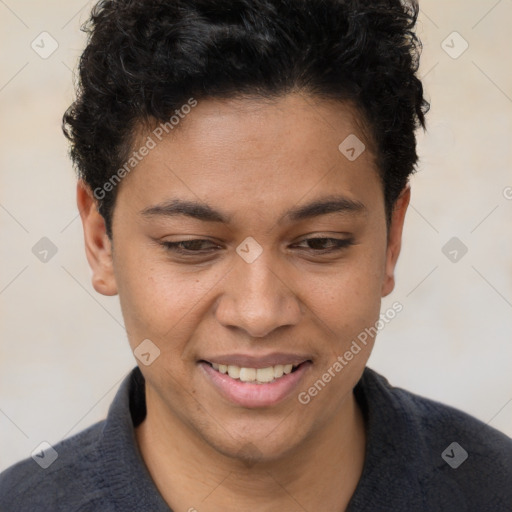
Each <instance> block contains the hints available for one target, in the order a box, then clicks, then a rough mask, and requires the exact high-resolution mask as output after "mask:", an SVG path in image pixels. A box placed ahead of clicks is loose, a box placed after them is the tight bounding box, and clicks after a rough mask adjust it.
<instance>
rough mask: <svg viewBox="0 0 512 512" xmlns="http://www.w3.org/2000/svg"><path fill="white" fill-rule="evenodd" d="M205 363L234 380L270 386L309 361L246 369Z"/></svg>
mask: <svg viewBox="0 0 512 512" xmlns="http://www.w3.org/2000/svg"><path fill="white" fill-rule="evenodd" d="M203 362H205V363H206V364H208V365H209V366H211V367H212V368H213V369H214V370H215V371H217V372H219V373H223V374H227V375H228V376H229V377H231V378H232V379H234V380H239V381H241V382H250V383H253V384H269V383H271V382H275V381H277V380H279V379H281V378H282V377H284V376H285V375H288V374H289V373H293V372H295V371H296V370H297V369H298V368H299V367H300V366H301V365H303V364H304V363H307V362H308V361H304V362H303V363H300V364H284V365H283V364H277V365H275V366H268V367H267V368H246V367H242V366H236V365H231V364H230V365H226V364H217V363H210V362H209V361H203Z"/></svg>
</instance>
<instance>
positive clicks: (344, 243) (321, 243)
mask: <svg viewBox="0 0 512 512" xmlns="http://www.w3.org/2000/svg"><path fill="white" fill-rule="evenodd" d="M303 243H307V244H309V245H310V247H309V248H308V247H302V248H304V249H306V250H311V251H312V252H316V253H320V252H323V253H329V252H334V251H340V250H341V249H345V248H346V247H349V246H350V245H353V243H354V241H353V240H352V239H351V238H327V237H316V238H306V239H305V240H302V241H301V242H299V244H303ZM299 244H297V246H299ZM326 244H327V245H328V247H325V245H326Z"/></svg>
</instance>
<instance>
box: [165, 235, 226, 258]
mask: <svg viewBox="0 0 512 512" xmlns="http://www.w3.org/2000/svg"><path fill="white" fill-rule="evenodd" d="M203 244H210V246H213V247H218V246H216V245H215V244H213V243H212V242H210V241H209V240H203V239H200V238H196V239H193V240H182V241H181V242H162V245H163V246H164V247H165V248H166V249H167V250H169V251H172V252H175V253H178V254H190V255H191V254H205V253H207V252H211V250H201V246H202V245H203ZM210 249H211V248H210Z"/></svg>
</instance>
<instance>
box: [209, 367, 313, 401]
mask: <svg viewBox="0 0 512 512" xmlns="http://www.w3.org/2000/svg"><path fill="white" fill-rule="evenodd" d="M199 366H200V367H201V368H202V369H203V371H204V372H205V375H206V376H207V378H208V380H209V381H210V382H211V383H212V384H213V385H214V386H215V387H216V388H217V390H218V391H220V393H221V394H222V395H223V396H224V397H225V398H227V399H228V400H229V401H230V402H233V403H235V404H237V405H240V406H242V407H250V408H253V407H270V406H273V405H276V404H277V403H279V402H281V401H282V400H284V399H285V398H287V397H288V396H289V395H290V394H291V393H292V392H293V391H294V389H296V388H297V387H298V386H299V383H300V381H301V380H302V377H303V376H304V374H305V373H306V372H307V371H308V369H309V367H310V366H311V362H309V361H306V362H305V363H302V364H301V365H300V366H299V367H298V368H297V369H296V370H295V371H294V372H292V373H288V374H287V375H283V376H282V377H280V378H279V379H276V380H274V381H273V382H269V383H266V384H255V383H253V382H242V381H241V380H238V379H232V378H231V377H230V376H229V375H228V374H227V373H220V372H218V371H217V370H214V369H213V368H212V367H211V366H210V365H209V364H208V363H205V362H203V361H201V362H200V363H199Z"/></svg>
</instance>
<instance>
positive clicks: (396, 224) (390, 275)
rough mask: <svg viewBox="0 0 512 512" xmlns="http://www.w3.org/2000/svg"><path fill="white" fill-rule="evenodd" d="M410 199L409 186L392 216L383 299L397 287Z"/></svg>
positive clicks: (401, 194) (396, 204)
mask: <svg viewBox="0 0 512 512" xmlns="http://www.w3.org/2000/svg"><path fill="white" fill-rule="evenodd" d="M410 199H411V187H410V186H409V184H407V185H406V186H405V187H404V189H403V190H402V192H401V193H400V195H399V196H398V199H397V200H396V202H395V205H394V206H393V212H392V214H391V223H390V225H389V232H388V246H387V251H386V275H385V276H384V282H383V283H382V297H385V296H386V295H389V294H390V293H391V292H392V291H393V288H394V287H395V267H396V262H397V261H398V256H399V254H400V248H401V246H402V230H403V227H404V220H405V212H406V211H407V207H408V206H409V201H410Z"/></svg>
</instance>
